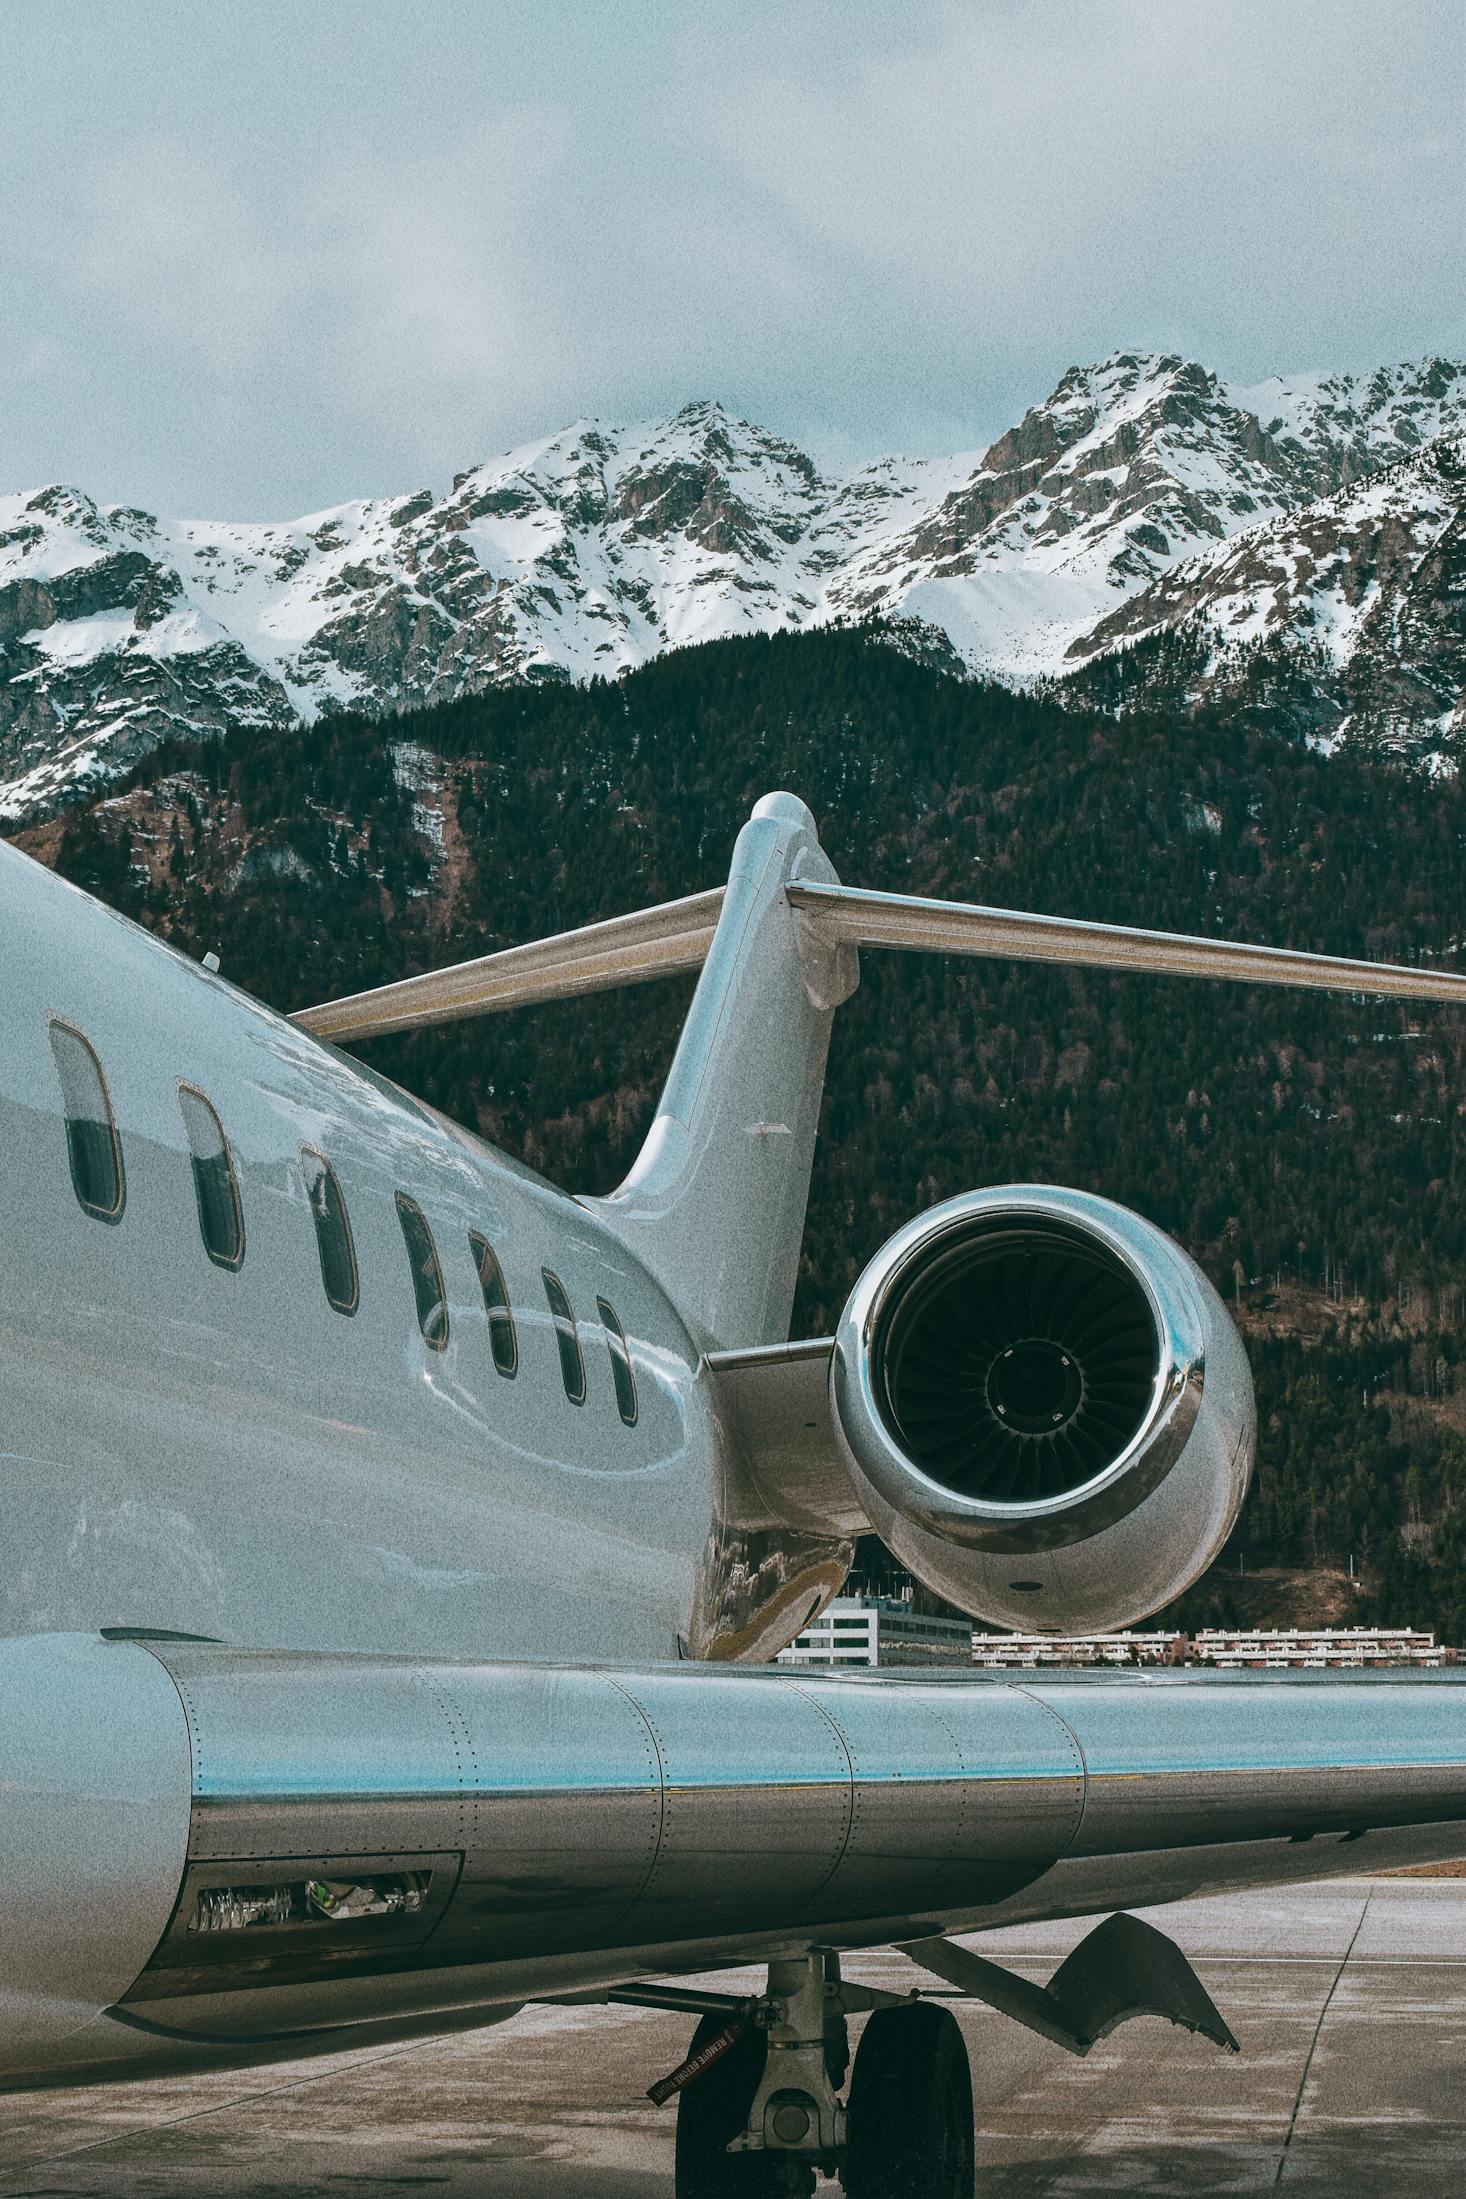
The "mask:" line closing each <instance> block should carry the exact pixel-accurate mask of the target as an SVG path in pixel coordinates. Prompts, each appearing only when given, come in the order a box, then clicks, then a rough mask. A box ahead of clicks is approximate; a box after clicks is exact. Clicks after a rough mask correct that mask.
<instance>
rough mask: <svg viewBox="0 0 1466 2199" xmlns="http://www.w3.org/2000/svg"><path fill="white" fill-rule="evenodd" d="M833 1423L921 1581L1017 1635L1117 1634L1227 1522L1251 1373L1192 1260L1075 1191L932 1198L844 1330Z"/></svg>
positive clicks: (1145, 1227) (1020, 1188) (1147, 1228)
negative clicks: (934, 1201)
mask: <svg viewBox="0 0 1466 2199" xmlns="http://www.w3.org/2000/svg"><path fill="white" fill-rule="evenodd" d="M831 1385H832V1394H833V1405H834V1419H835V1426H836V1429H837V1430H838V1433H839V1436H840V1440H841V1444H842V1447H843V1449H844V1451H845V1454H846V1460H847V1464H848V1466H849V1469H850V1473H851V1478H852V1480H853V1481H854V1483H855V1486H856V1489H857V1490H858V1492H859V1494H860V1496H861V1498H862V1500H863V1502H864V1504H865V1507H866V1511H867V1514H868V1516H869V1518H870V1520H871V1523H872V1524H873V1526H874V1527H875V1528H876V1530H877V1532H878V1533H879V1534H880V1535H881V1537H882V1538H883V1540H884V1541H885V1542H886V1544H887V1545H888V1547H889V1548H890V1549H891V1550H892V1551H893V1552H894V1553H895V1555H896V1556H897V1557H898V1558H899V1559H900V1560H901V1562H902V1563H903V1564H904V1565H906V1566H908V1567H909V1568H910V1570H911V1571H912V1573H914V1574H915V1575H916V1577H917V1579H918V1580H920V1581H923V1582H925V1583H926V1585H927V1586H928V1587H929V1588H932V1589H934V1590H936V1592H937V1593H938V1594H939V1595H942V1596H945V1597H947V1598H948V1599H949V1600H950V1601H951V1602H953V1603H955V1604H956V1605H957V1606H958V1607H959V1609H961V1610H963V1611H968V1612H971V1613H972V1614H973V1616H974V1617H977V1618H983V1619H987V1620H990V1621H992V1622H993V1623H995V1624H997V1625H1001V1626H1010V1627H1014V1628H1017V1629H1019V1630H1020V1631H1034V1630H1039V1629H1042V1630H1043V1631H1046V1632H1050V1631H1051V1632H1057V1633H1071V1632H1088V1631H1091V1630H1099V1629H1103V1628H1109V1627H1119V1626H1126V1625H1129V1624H1130V1623H1131V1622H1132V1621H1134V1620H1136V1619H1140V1618H1143V1617H1145V1616H1147V1615H1148V1614H1149V1613H1150V1612H1152V1611H1155V1610H1157V1609H1158V1608H1159V1607H1160V1605H1162V1604H1163V1603H1167V1602H1169V1601H1170V1599H1171V1598H1172V1597H1173V1596H1175V1595H1178V1594H1179V1593H1180V1591H1181V1590H1182V1589H1183V1588H1186V1587H1188V1586H1189V1585H1190V1583H1191V1582H1192V1581H1194V1580H1195V1579H1196V1578H1197V1576H1198V1574H1200V1573H1202V1572H1203V1571H1204V1570H1205V1569H1206V1567H1207V1566H1208V1565H1209V1564H1210V1563H1211V1561H1212V1559H1213V1558H1214V1557H1215V1556H1216V1554H1217V1552H1218V1550H1219V1549H1220V1548H1221V1546H1222V1544H1223V1543H1224V1542H1225V1541H1226V1538H1227V1536H1228V1534H1229V1533H1230V1532H1231V1529H1232V1526H1233V1523H1234V1522H1235V1520H1236V1518H1237V1514H1238V1512H1239V1510H1240V1509H1241V1505H1242V1499H1243V1497H1244V1496H1245V1494H1246V1491H1247V1482H1248V1477H1249V1475H1250V1473H1251V1470H1252V1459H1253V1454H1254V1451H1255V1449H1256V1442H1257V1414H1256V1407H1255V1404H1254V1401H1253V1393H1252V1376H1251V1372H1250V1370H1249V1368H1248V1364H1247V1357H1246V1354H1245V1352H1244V1350H1243V1348H1242V1340H1241V1338H1240V1337H1239V1336H1238V1334H1237V1331H1236V1328H1235V1327H1234V1325H1233V1323H1232V1320H1231V1317H1230V1315H1229V1314H1228V1312H1227V1310H1226V1308H1225V1306H1224V1305H1223V1304H1222V1301H1221V1299H1220V1298H1219V1297H1218V1296H1217V1294H1216V1292H1215V1291H1214V1290H1213V1288H1212V1286H1211V1284H1210V1283H1209V1282H1208V1281H1207V1279H1206V1277H1205V1276H1204V1275H1203V1274H1202V1272H1201V1270H1200V1268H1199V1267H1197V1265H1196V1263H1195V1261H1193V1260H1191V1259H1189V1258H1188V1257H1187V1255H1186V1254H1185V1253H1184V1252H1183V1251H1182V1250H1181V1248H1180V1246H1179V1245H1176V1244H1173V1243H1172V1242H1171V1240H1170V1238H1169V1237H1166V1236H1164V1235H1163V1234H1162V1232H1161V1231H1160V1230H1158V1229H1156V1228H1154V1227H1152V1225H1151V1224H1150V1223H1149V1222H1146V1221H1143V1220H1142V1219H1141V1217H1140V1216H1139V1215H1138V1214H1132V1213H1131V1212H1130V1211H1129V1210H1128V1208H1125V1207H1122V1206H1116V1205H1115V1204H1114V1203H1113V1202H1112V1201H1111V1200H1109V1199H1099V1198H1094V1197H1092V1196H1091V1195H1090V1194H1088V1193H1087V1192H1082V1191H1064V1190H1060V1189H1058V1188H1056V1187H1054V1186H1051V1185H1048V1184H1016V1185H1008V1186H1004V1187H1001V1188H999V1189H996V1190H992V1191H978V1192H968V1193H965V1194H964V1195H963V1196H962V1197H961V1198H957V1199H949V1200H947V1201H946V1203H945V1204H944V1205H942V1206H938V1207H933V1208H932V1209H931V1211H930V1212H929V1213H926V1214H923V1215H921V1216H919V1217H918V1219H917V1220H916V1221H914V1222H912V1223H910V1224H909V1225H908V1227H907V1228H905V1229H903V1230H901V1231H899V1232H898V1233H897V1235H896V1236H894V1237H893V1238H891V1239H890V1240H889V1242H888V1243H886V1244H885V1245H883V1246H882V1248H881V1250H880V1251H879V1252H878V1253H877V1254H876V1256H875V1258H874V1259H873V1260H872V1261H871V1263H870V1265H869V1266H868V1267H867V1268H866V1270H865V1273H864V1274H863V1275H862V1276H861V1278H860V1281H859V1282H858V1283H857V1284H856V1286H855V1289H854V1290H853V1291H852V1292H851V1295H850V1300H849V1303H848V1304H847V1305H846V1308H845V1311H844V1314H843V1315H842V1317H841V1321H840V1326H839V1330H838V1332H837V1335H836V1341H835V1352H834V1357H833V1361H832V1366H831Z"/></svg>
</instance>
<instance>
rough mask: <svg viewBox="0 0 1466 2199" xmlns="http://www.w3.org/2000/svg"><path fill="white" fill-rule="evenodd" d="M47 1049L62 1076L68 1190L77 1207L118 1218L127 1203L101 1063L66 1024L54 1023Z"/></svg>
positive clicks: (108, 1218)
mask: <svg viewBox="0 0 1466 2199" xmlns="http://www.w3.org/2000/svg"><path fill="white" fill-rule="evenodd" d="M51 1053H52V1056H53V1058H54V1060H55V1063H56V1074H57V1076H58V1077H59V1078H60V1080H61V1103H62V1106H63V1108H64V1109H65V1113H66V1152H67V1158H68V1159H69V1161H70V1163H71V1183H72V1189H73V1190H74V1191H75V1193H76V1196H77V1199H78V1201H79V1203H80V1204H81V1206H82V1207H83V1208H84V1209H85V1210H86V1212H87V1213H88V1214H91V1215H94V1216H95V1217H96V1219H97V1220H98V1221H99V1222H120V1221H121V1219H122V1209H123V1207H124V1206H125V1205H126V1204H127V1182H126V1178H125V1177H124V1175H123V1171H122V1145H121V1141H120V1140H119V1138H118V1136H117V1122H116V1118H115V1117H114V1115H113V1113H112V1102H111V1100H110V1099H109V1098H108V1096H107V1080H106V1078H105V1077H104V1076H103V1074H102V1064H101V1063H100V1062H99V1061H98V1059H97V1057H96V1055H95V1054H94V1053H93V1051H92V1049H91V1047H90V1045H89V1044H88V1043H87V1041H86V1040H85V1039H84V1038H83V1037H82V1035H81V1033H80V1031H77V1030H73V1029H72V1026H71V1025H70V1024H69V1023H56V1022H53V1023H52V1025H51Z"/></svg>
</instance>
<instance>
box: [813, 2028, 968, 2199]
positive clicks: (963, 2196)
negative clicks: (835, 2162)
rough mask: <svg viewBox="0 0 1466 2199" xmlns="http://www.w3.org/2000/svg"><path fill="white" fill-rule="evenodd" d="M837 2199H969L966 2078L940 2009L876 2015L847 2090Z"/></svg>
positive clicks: (954, 2034)
mask: <svg viewBox="0 0 1466 2199" xmlns="http://www.w3.org/2000/svg"><path fill="white" fill-rule="evenodd" d="M840 2176H841V2181H842V2183H843V2184H844V2187H845V2192H846V2199H973V2126H972V2072H971V2068H970V2066H969V2063H968V2059H967V2041H966V2040H965V2039H964V2038H963V2036H962V2033H961V2031H960V2030H959V2029H958V2027H957V2022H956V2019H955V2017H954V2016H953V2015H952V2013H951V2010H950V2009H947V2008H936V2007H933V2006H932V2004H931V2002H930V2001H917V2002H916V2003H914V2005H913V2006H911V2007H909V2008H878V2009H877V2010H876V2012H875V2014H874V2015H873V2016H872V2017H871V2019H870V2021H869V2023H868V2024H867V2025H866V2027H865V2035H864V2037H863V2038H862V2039H861V2042H860V2045H859V2048H858V2049H857V2051H856V2055H855V2073H854V2075H853V2076H852V2077H851V2080H850V2105H849V2109H848V2111H847V2121H846V2133H845V2150H844V2154H843V2157H842V2160H841V2166H840Z"/></svg>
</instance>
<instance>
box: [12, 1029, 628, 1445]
mask: <svg viewBox="0 0 1466 2199" xmlns="http://www.w3.org/2000/svg"><path fill="white" fill-rule="evenodd" d="M50 1035H51V1052H52V1055H53V1056H54V1058H55V1062H56V1073H57V1075H58V1077H59V1078H60V1080H61V1099H62V1106H63V1109H64V1112H65V1118H66V1150H67V1156H68V1159H69V1161H70V1164H71V1181H72V1186H73V1188H74V1189H75V1192H76V1196H77V1199H78V1201H79V1202H80V1204H81V1206H82V1207H83V1209H84V1210H85V1212H86V1213H88V1214H90V1215H93V1216H94V1217H95V1219H96V1220H97V1221H99V1222H111V1223H115V1222H120V1221H121V1219H122V1211H123V1208H124V1207H125V1206H126V1204H127V1178H126V1174H125V1172H124V1168H123V1161H122V1141H121V1139H120V1138H119V1137H118V1135H117V1120H116V1117H115V1116H114V1114H113V1112H112V1101H111V1098H110V1096H109V1094H108V1091H107V1080H106V1078H105V1076H104V1075H103V1073H102V1064H101V1062H100V1061H99V1060H98V1059H97V1056H96V1053H95V1052H94V1050H93V1048H92V1046H91V1043H90V1041H89V1040H87V1039H86V1038H84V1037H83V1036H82V1034H81V1032H80V1031H78V1030H77V1029H76V1028H75V1026H74V1025H72V1024H70V1023H62V1022H59V1021H57V1020H55V1019H53V1020H52V1023H51V1026H50ZM178 1104H179V1108H180V1110H181V1112H182V1115H183V1127H184V1132H185V1134H186V1136H187V1138H188V1149H189V1157H190V1161H191V1163H192V1168H193V1190H194V1200H195V1203H196V1205H197V1207H198V1218H199V1234H200V1236H201V1237H202V1238H203V1243H204V1250H205V1252H207V1254H208V1256H209V1258H210V1259H211V1260H212V1261H213V1262H214V1264H215V1265H216V1266H217V1267H222V1268H229V1269H235V1270H237V1269H238V1268H239V1267H241V1266H242V1265H243V1262H244V1208H243V1206H242V1204H241V1202H240V1197H239V1179H238V1177H237V1176H236V1174H235V1171H234V1158H233V1155H232V1154H231V1153H230V1150H229V1141H228V1139H227V1138H226V1137H225V1135H224V1126H223V1124H222V1123H221V1122H220V1120H219V1117H218V1115H217V1113H216V1112H215V1109H214V1106H213V1103H212V1101H210V1100H209V1098H208V1097H207V1095H206V1094H205V1093H203V1092H201V1091H200V1090H199V1089H198V1086H197V1085H194V1084H180V1085H179V1087H178ZM300 1165H301V1170H302V1173H303V1174H304V1177H305V1188H306V1196H307V1198H308V1200H309V1202H310V1210H311V1218H312V1220H313V1221H314V1223H315V1233H316V1251H317V1254H318V1255H319V1258H320V1263H321V1286H322V1288H323V1289H324V1291H325V1293H326V1301H327V1304H328V1305H330V1306H332V1307H334V1308H335V1310H336V1312H337V1313H344V1314H353V1313H355V1312H356V1309H357V1307H358V1306H359V1305H360V1303H361V1280H360V1276H359V1274H358V1271H357V1265H356V1247H355V1245H354V1243H353V1241H352V1235H351V1222H350V1219H349V1217H348V1215H347V1212H346V1201H345V1199H344V1198H343V1196H342V1192H341V1185H340V1183H339V1181H338V1179H337V1176H336V1171H335V1169H334V1168H333V1167H332V1166H331V1163H330V1162H329V1161H328V1160H327V1159H326V1156H325V1154H324V1153H321V1152H318V1151H317V1149H316V1148H315V1146H313V1145H303V1146H302V1147H301V1149H300ZM396 1204H397V1220H398V1222H399V1224H400V1226H401V1229H402V1241H403V1244H404V1245H405V1247H406V1250H407V1264H408V1270H409V1272H410V1274H411V1277H412V1289H413V1296H414V1299H415V1301H416V1305H417V1325H418V1327H419V1328H420V1329H421V1331H422V1334H423V1339H424V1341H425V1342H426V1343H427V1344H428V1345H429V1346H430V1347H431V1349H432V1350H434V1351H444V1350H446V1349H447V1344H448V1296H447V1292H446V1291H445V1290H444V1287H443V1270H442V1267H441V1265H440V1263H439V1260H438V1248H437V1246H436V1245H435V1244H434V1242H433V1233H432V1230H431V1229H430V1228H429V1227H428V1220H427V1216H426V1215H425V1214H424V1213H423V1210H422V1208H421V1207H420V1206H419V1205H418V1203H417V1201H416V1200H415V1199H410V1198H409V1197H408V1196H407V1194H406V1192H405V1191H399V1192H398V1193H397V1195H396ZM468 1247H469V1251H470V1252H471V1253H472V1255H473V1261H474V1267H475V1269H476V1271H477V1274H478V1281H479V1290H480V1292H481V1293H482V1296H483V1302H484V1313H485V1316H486V1318H487V1320H488V1325H489V1350H490V1353H491V1355H492V1358H493V1362H494V1367H495V1371H496V1372H497V1373H498V1374H500V1375H502V1376H503V1377H504V1379H505V1380H506V1381H512V1380H513V1379H514V1377H515V1375H516V1374H517V1373H518V1372H519V1341H518V1337H517V1336H516V1334H515V1328H514V1309H513V1307H512V1306H511V1304H510V1302H509V1292H508V1289H507V1287H506V1285H505V1282H504V1271H503V1269H502V1268H501V1267H500V1265H499V1262H498V1258H497V1256H496V1255H495V1252H494V1249H493V1246H492V1245H491V1244H490V1243H489V1241H488V1239H487V1238H486V1237H482V1236H480V1235H479V1233H478V1231H477V1230H472V1229H471V1230H470V1231H469V1232H468ZM540 1273H541V1276H542V1278H543V1281H544V1288H545V1302H546V1304H547V1305H548V1307H549V1309H550V1319H551V1322H552V1324H553V1326H554V1330H555V1344H556V1348H557V1350H558V1352H559V1357H560V1378H561V1381H562V1382H563V1383H564V1386H565V1395H566V1396H567V1397H568V1398H569V1400H570V1402H571V1404H572V1405H583V1404H584V1403H585V1394H586V1384H585V1357H584V1354H583V1353H582V1351H581V1348H580V1332H579V1329H578V1327H577V1325H576V1320H575V1314H574V1311H573V1309H572V1307H571V1304H570V1300H569V1298H568V1297H567V1296H566V1294H565V1286H564V1284H563V1283H562V1282H561V1281H560V1278H559V1276H558V1275H556V1274H554V1273H553V1272H552V1271H551V1270H550V1269H549V1268H542V1269H541V1271H540ZM596 1311H597V1313H598V1314H599V1315H600V1321H601V1327H602V1329H603V1331H604V1333H605V1338H606V1348H607V1351H608V1353H609V1356H610V1362H611V1380H612V1384H613V1386H614V1389H615V1393H616V1409H617V1411H618V1412H619V1413H620V1415H621V1418H622V1419H623V1420H624V1421H625V1423H626V1425H627V1427H628V1428H629V1427H633V1426H634V1425H635V1423H636V1415H637V1402H636V1376H635V1373H634V1371H633V1369H632V1365H631V1354H630V1351H629V1350H628V1349H627V1344H626V1336H625V1332H624V1330H623V1329H622V1327H621V1323H620V1321H619V1320H618V1318H617V1316H616V1311H615V1308H614V1307H613V1306H612V1305H611V1304H610V1303H609V1301H608V1300H607V1299H605V1298H597V1300H596Z"/></svg>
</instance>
